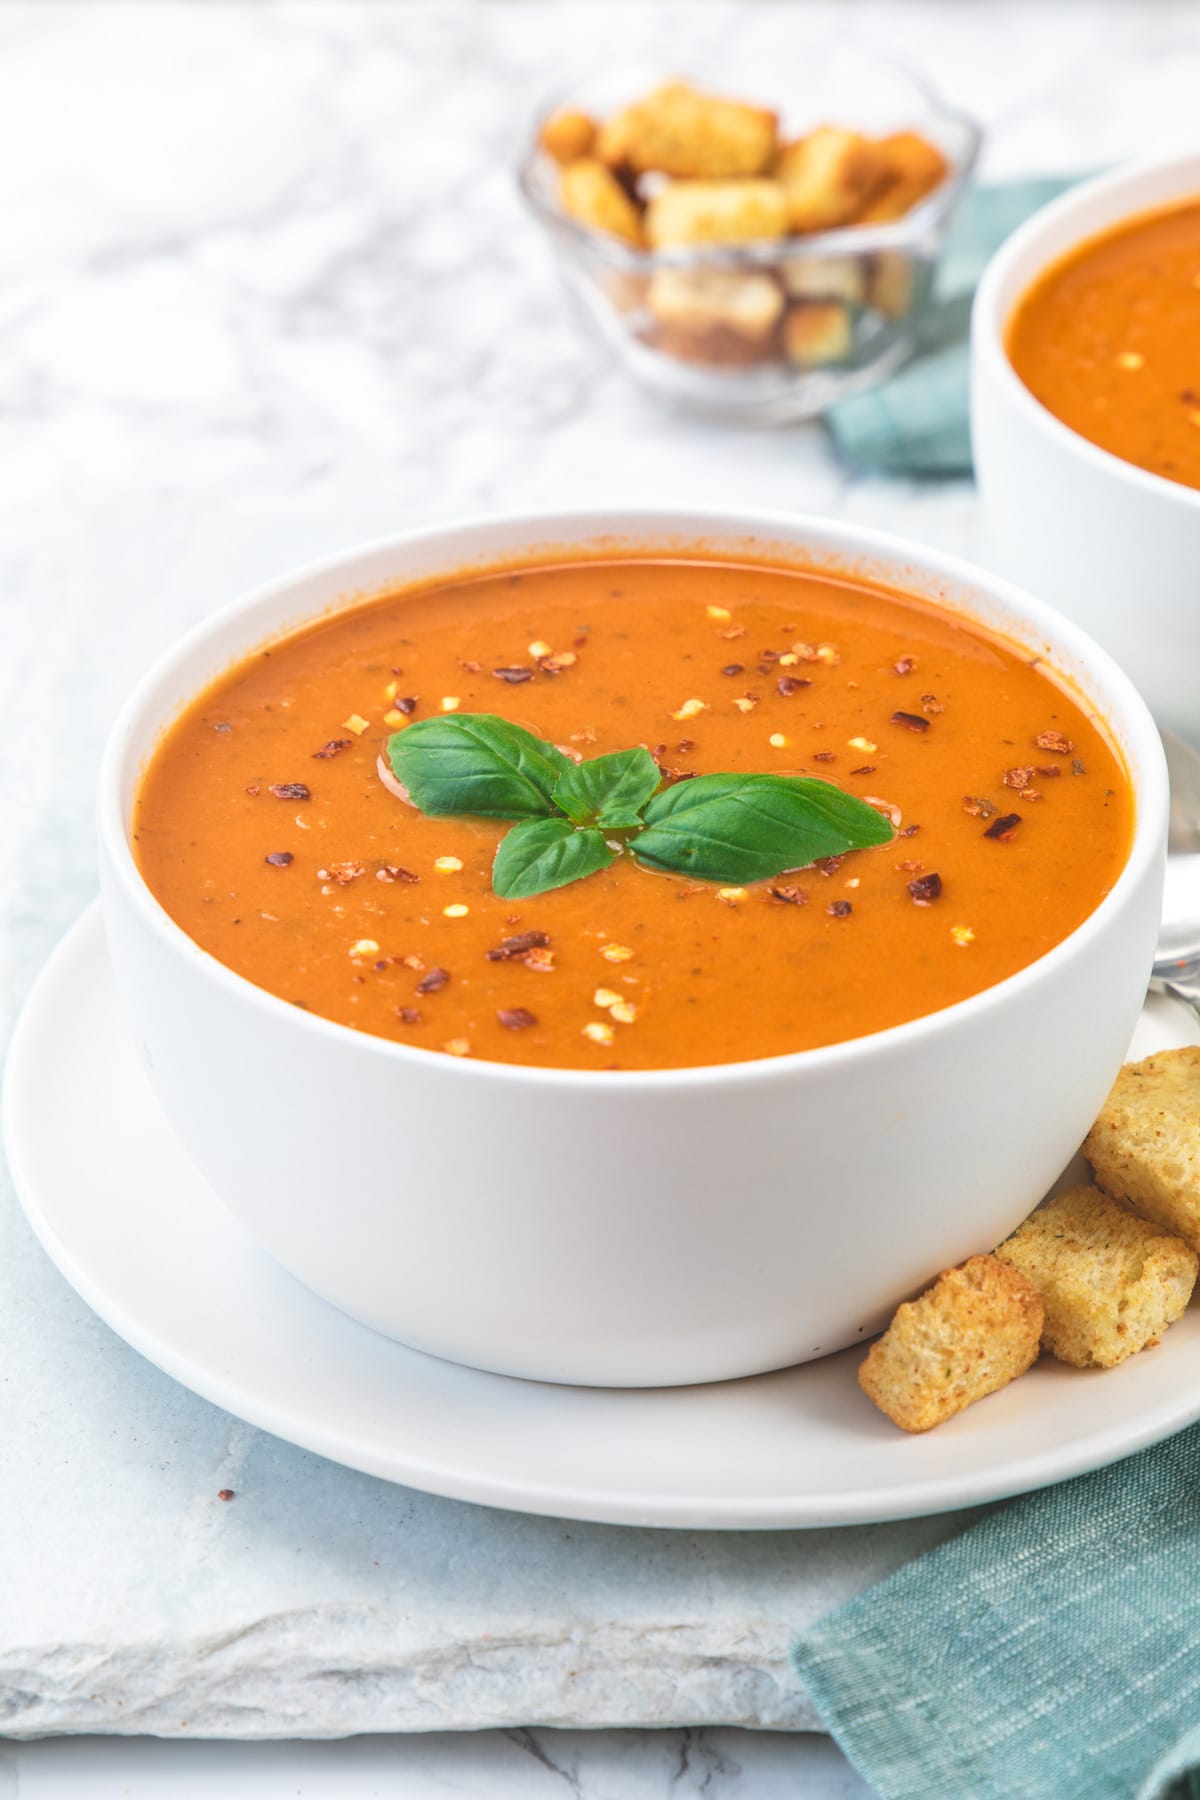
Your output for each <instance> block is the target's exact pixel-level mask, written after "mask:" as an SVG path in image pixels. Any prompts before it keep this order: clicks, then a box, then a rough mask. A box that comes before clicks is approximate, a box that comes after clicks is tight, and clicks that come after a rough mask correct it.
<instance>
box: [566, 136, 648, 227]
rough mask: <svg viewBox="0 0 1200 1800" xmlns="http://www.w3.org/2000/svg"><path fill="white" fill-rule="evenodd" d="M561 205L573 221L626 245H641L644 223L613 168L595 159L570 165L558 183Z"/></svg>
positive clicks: (583, 159) (587, 158) (586, 157)
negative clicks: (608, 234)
mask: <svg viewBox="0 0 1200 1800" xmlns="http://www.w3.org/2000/svg"><path fill="white" fill-rule="evenodd" d="M558 198H559V204H560V205H561V206H562V209H563V211H564V212H566V213H570V215H571V217H572V218H573V219H578V220H579V222H580V224H582V225H590V226H591V227H592V228H593V229H594V230H596V231H607V232H610V233H611V234H612V236H613V237H619V238H624V239H625V241H626V243H630V244H640V243H641V241H642V221H641V218H640V216H639V214H638V209H637V207H636V206H635V205H634V203H633V201H632V200H631V199H630V198H629V195H628V194H627V193H626V192H625V189H624V188H623V187H622V186H621V184H620V182H619V181H618V180H617V178H616V176H615V175H614V174H613V172H612V170H611V169H606V168H605V166H604V164H603V163H602V162H597V161H596V159H595V158H594V157H590V156H585V157H581V158H580V160H579V161H578V162H572V163H568V164H567V165H566V167H565V168H564V169H563V172H562V174H561V176H560V177H559V183H558Z"/></svg>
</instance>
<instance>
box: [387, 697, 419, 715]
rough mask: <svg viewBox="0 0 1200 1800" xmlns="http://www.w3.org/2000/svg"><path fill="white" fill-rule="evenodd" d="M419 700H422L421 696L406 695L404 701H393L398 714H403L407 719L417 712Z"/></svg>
mask: <svg viewBox="0 0 1200 1800" xmlns="http://www.w3.org/2000/svg"><path fill="white" fill-rule="evenodd" d="M419 699H420V695H419V694H405V695H404V696H403V698H402V699H397V700H393V701H392V705H393V706H394V707H395V709H396V711H397V712H399V713H403V714H404V716H405V718H406V719H407V718H408V716H409V714H410V713H415V712H416V710H417V701H418V700H419Z"/></svg>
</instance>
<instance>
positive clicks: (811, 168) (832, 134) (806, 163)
mask: <svg viewBox="0 0 1200 1800" xmlns="http://www.w3.org/2000/svg"><path fill="white" fill-rule="evenodd" d="M886 171H887V164H886V162H885V161H884V158H883V156H882V154H881V153H880V151H879V149H878V148H877V147H876V145H874V144H872V143H871V142H870V140H869V139H868V138H865V137H863V136H862V135H861V133H859V132H857V131H842V130H840V129H839V127H837V126H836V125H821V126H819V127H818V129H817V130H816V131H810V132H809V134H808V136H807V137H802V138H798V139H797V140H796V142H795V143H794V144H788V145H786V146H785V148H784V149H783V150H782V151H781V152H780V154H779V159H778V161H777V162H776V165H775V175H776V178H777V179H778V180H779V181H781V182H782V183H783V185H784V188H785V190H786V193H787V205H788V217H789V219H790V222H791V228H792V230H793V231H831V230H832V229H833V228H834V227H835V226H837V225H849V224H850V223H851V221H852V220H855V219H857V218H858V217H859V216H860V215H861V213H862V210H863V208H864V206H866V204H867V202H868V200H869V199H870V198H871V196H872V194H874V192H875V190H876V189H877V188H878V187H879V186H880V185H881V184H882V182H883V180H884V179H885V175H886Z"/></svg>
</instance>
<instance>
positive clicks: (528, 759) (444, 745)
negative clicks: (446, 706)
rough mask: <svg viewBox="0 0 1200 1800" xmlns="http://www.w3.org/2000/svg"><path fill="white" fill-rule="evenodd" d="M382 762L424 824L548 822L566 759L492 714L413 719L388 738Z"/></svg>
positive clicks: (569, 763)
mask: <svg viewBox="0 0 1200 1800" xmlns="http://www.w3.org/2000/svg"><path fill="white" fill-rule="evenodd" d="M387 755H388V762H389V763H390V764H391V768H392V773H393V775H395V777H396V779H397V781H402V782H403V783H404V786H405V787H406V788H407V789H408V794H409V798H410V799H411V801H412V803H413V805H414V806H415V807H417V808H418V810H419V811H421V812H423V813H427V814H428V815H429V817H430V818H434V819H438V818H450V817H453V816H454V815H456V814H459V813H473V814H474V815H475V816H476V818H480V819H536V818H546V817H552V816H553V814H554V812H555V810H556V808H555V805H554V788H555V784H556V783H557V782H558V781H559V779H560V778H561V777H562V775H563V774H564V772H565V771H566V770H567V769H570V768H572V767H573V766H574V765H573V764H572V762H571V759H570V758H569V757H567V756H564V755H563V753H562V751H561V750H556V749H555V748H554V745H553V744H546V743H543V741H542V739H541V738H536V737H534V735H533V733H532V732H531V731H525V730H523V729H522V727H521V726H520V725H513V724H511V723H510V721H509V720H508V719H500V718H497V717H496V715H495V714H494V713H455V714H453V715H450V716H448V717H446V718H440V719H419V720H418V721H417V723H416V724H415V725H409V726H406V727H405V729H404V730H403V731H398V732H396V734H395V735H394V736H393V737H390V738H389V739H388V745H387Z"/></svg>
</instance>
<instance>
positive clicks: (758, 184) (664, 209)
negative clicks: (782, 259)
mask: <svg viewBox="0 0 1200 1800" xmlns="http://www.w3.org/2000/svg"><path fill="white" fill-rule="evenodd" d="M787 216H788V215H787V199H786V197H785V195H784V191H783V189H782V188H781V187H780V185H779V183H778V182H777V181H672V182H671V183H669V185H668V186H667V187H665V188H663V189H662V190H661V192H660V193H657V194H656V195H655V196H654V198H653V199H652V200H651V202H650V204H649V206H648V207H647V208H646V241H647V243H649V244H650V245H652V246H653V247H654V248H655V249H665V248H667V247H669V246H670V245H677V244H747V243H751V242H753V241H754V240H756V239H758V238H775V237H782V236H783V234H784V232H785V231H786V230H787Z"/></svg>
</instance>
